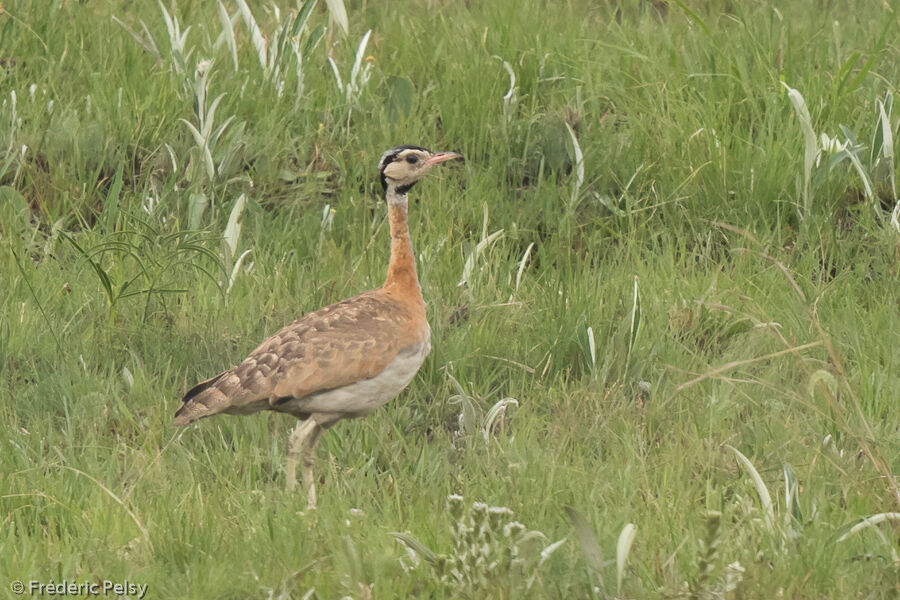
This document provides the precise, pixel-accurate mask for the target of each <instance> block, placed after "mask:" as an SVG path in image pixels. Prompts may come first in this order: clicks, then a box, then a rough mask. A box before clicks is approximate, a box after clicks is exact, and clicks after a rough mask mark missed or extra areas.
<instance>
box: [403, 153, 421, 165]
mask: <svg viewBox="0 0 900 600" xmlns="http://www.w3.org/2000/svg"><path fill="white" fill-rule="evenodd" d="M406 162H408V163H409V164H411V165H414V164H416V163H417V162H419V157H418V156H416V155H415V154H410V155H409V156H407V157H406Z"/></svg>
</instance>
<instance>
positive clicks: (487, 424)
mask: <svg viewBox="0 0 900 600" xmlns="http://www.w3.org/2000/svg"><path fill="white" fill-rule="evenodd" d="M510 405H512V406H515V407H516V408H518V407H519V401H518V400H516V399H515V398H503V399H502V400H498V401H497V402H496V403H495V404H494V405H493V406H492V407H491V409H490V410H489V411H488V412H487V415H485V417H484V425H482V427H481V434H482V436H483V437H484V441H488V439H490V437H491V431H493V429H494V422H495V421H496V420H497V419H500V418H502V417H503V415H504V414H505V413H506V407H508V406H510Z"/></svg>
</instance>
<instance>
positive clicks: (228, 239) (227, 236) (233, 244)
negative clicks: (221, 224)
mask: <svg viewBox="0 0 900 600" xmlns="http://www.w3.org/2000/svg"><path fill="white" fill-rule="evenodd" d="M246 204H247V196H246V195H245V194H241V195H240V196H238V199H237V200H236V201H235V203H234V206H233V207H232V208H231V214H230V215H229V216H228V225H227V226H226V227H225V233H224V234H223V236H222V237H223V239H224V240H225V243H226V244H228V249H229V250H230V251H231V257H232V258H233V257H234V255H235V253H236V252H237V245H238V240H240V237H241V213H243V212H244V206H245V205H246Z"/></svg>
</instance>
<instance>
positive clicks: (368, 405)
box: [279, 340, 431, 417]
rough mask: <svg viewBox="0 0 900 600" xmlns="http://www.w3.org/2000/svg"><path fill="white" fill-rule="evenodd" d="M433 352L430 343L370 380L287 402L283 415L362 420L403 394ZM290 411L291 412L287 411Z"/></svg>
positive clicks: (405, 353) (408, 351)
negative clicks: (326, 414) (319, 414)
mask: <svg viewBox="0 0 900 600" xmlns="http://www.w3.org/2000/svg"><path fill="white" fill-rule="evenodd" d="M430 351H431V343H430V341H429V340H426V341H425V342H423V343H421V344H418V345H417V346H413V347H410V348H407V349H405V350H404V351H402V352H400V354H398V355H397V357H396V358H395V359H394V360H393V361H391V362H390V363H388V365H387V367H385V368H384V370H383V371H382V372H381V373H379V374H378V375H376V376H375V377H370V378H369V379H363V380H361V381H357V382H356V383H351V384H350V385H346V386H344V387H340V388H336V389H333V390H328V391H325V392H319V393H317V394H312V395H310V396H307V397H305V398H300V399H294V400H288V401H287V402H285V403H284V404H283V405H282V407H281V408H279V410H280V411H284V412H291V413H294V412H303V413H331V414H334V413H337V414H340V415H342V416H344V417H362V416H364V415H367V414H369V413H370V412H372V411H373V410H375V409H376V408H378V407H379V406H381V405H382V404H384V403H386V402H388V401H389V400H392V399H393V398H395V397H396V396H397V394H399V393H400V392H402V391H403V390H404V389H405V388H406V386H408V385H409V382H410V381H412V379H413V377H415V375H416V372H417V371H418V370H419V367H421V366H422V363H423V362H424V361H425V357H426V356H428V353H429V352H430ZM288 407H290V410H284V409H285V408H288Z"/></svg>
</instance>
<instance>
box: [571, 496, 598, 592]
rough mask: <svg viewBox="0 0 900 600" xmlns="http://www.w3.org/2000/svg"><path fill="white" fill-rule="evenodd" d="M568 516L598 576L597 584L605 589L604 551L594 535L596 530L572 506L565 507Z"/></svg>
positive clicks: (590, 565)
mask: <svg viewBox="0 0 900 600" xmlns="http://www.w3.org/2000/svg"><path fill="white" fill-rule="evenodd" d="M565 510H566V514H567V515H569V520H570V521H571V522H572V526H573V527H575V535H577V536H578V542H579V543H580V544H581V550H582V552H584V558H585V560H587V564H588V567H590V568H591V570H592V571H593V572H594V574H595V575H596V576H597V583H598V585H599V586H600V587H601V588H602V587H603V551H602V550H601V549H600V544H599V543H598V542H597V537H596V536H595V535H594V529H593V527H591V524H590V523H588V520H587V519H586V518H584V515H582V514H581V513H580V512H578V511H577V510H575V509H574V508H572V507H571V506H566V507H565Z"/></svg>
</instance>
